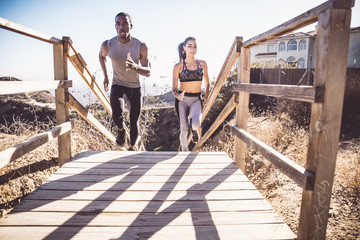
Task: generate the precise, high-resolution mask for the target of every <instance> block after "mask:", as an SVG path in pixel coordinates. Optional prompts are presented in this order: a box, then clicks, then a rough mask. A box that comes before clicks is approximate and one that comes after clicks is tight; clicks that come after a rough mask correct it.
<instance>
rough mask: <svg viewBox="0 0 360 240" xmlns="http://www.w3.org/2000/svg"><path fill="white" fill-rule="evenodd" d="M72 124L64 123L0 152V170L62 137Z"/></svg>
mask: <svg viewBox="0 0 360 240" xmlns="http://www.w3.org/2000/svg"><path fill="white" fill-rule="evenodd" d="M73 124H74V123H73V122H72V121H71V122H70V121H69V122H65V123H62V124H60V125H58V126H56V127H54V128H52V129H50V130H48V131H46V132H43V133H40V134H38V135H36V136H34V137H32V138H30V139H29V140H27V141H25V142H23V143H20V144H18V145H16V146H14V147H11V148H8V149H5V150H4V151H2V152H0V168H2V167H4V166H6V165H7V164H8V163H10V162H12V161H14V160H15V159H18V158H19V157H21V156H23V155H24V154H26V153H29V152H30V151H32V150H34V149H36V148H38V147H40V146H41V145H43V144H45V143H47V142H50V141H51V140H53V139H55V138H56V137H59V136H61V135H63V134H64V133H67V132H69V131H70V130H71V129H72V128H73Z"/></svg>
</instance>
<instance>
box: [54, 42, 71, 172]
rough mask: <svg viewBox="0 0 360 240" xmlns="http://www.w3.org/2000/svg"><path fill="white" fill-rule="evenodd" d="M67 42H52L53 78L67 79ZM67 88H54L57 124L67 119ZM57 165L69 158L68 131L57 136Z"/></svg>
mask: <svg viewBox="0 0 360 240" xmlns="http://www.w3.org/2000/svg"><path fill="white" fill-rule="evenodd" d="M66 45H67V42H66V41H64V44H54V45H53V49H54V79H55V80H68V69H67V58H66V54H65V53H64V51H67V46H66ZM67 98H68V89H67V88H57V89H55V99H56V100H55V101H56V122H57V125H59V124H62V123H64V122H67V121H69V107H68V106H67V104H66V102H67ZM58 150H59V165H60V166H61V165H63V164H64V163H66V162H67V161H68V160H69V159H70V158H71V138H70V132H67V133H65V134H63V135H61V136H59V137H58Z"/></svg>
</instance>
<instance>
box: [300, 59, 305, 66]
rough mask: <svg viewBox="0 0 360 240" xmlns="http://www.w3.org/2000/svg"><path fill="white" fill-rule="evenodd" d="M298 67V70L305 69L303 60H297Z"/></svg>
mask: <svg viewBox="0 0 360 240" xmlns="http://www.w3.org/2000/svg"><path fill="white" fill-rule="evenodd" d="M298 67H299V68H305V59H303V58H300V59H299V60H298Z"/></svg>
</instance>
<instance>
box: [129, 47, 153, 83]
mask: <svg viewBox="0 0 360 240" xmlns="http://www.w3.org/2000/svg"><path fill="white" fill-rule="evenodd" d="M126 66H127V67H128V70H134V71H136V72H137V73H138V74H140V75H142V76H145V77H149V76H150V73H151V67H150V62H149V59H148V48H147V46H146V44H145V43H141V45H140V64H136V63H135V62H134V61H133V60H132V58H131V56H130V54H129V55H128V59H127V60H126Z"/></svg>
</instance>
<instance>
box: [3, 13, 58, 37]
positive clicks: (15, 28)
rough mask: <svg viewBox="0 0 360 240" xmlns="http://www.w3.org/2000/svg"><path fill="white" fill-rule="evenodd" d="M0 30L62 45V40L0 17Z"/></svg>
mask: <svg viewBox="0 0 360 240" xmlns="http://www.w3.org/2000/svg"><path fill="white" fill-rule="evenodd" d="M0 28H4V29H7V30H9V31H12V32H16V33H19V34H22V35H25V36H28V37H31V38H35V39H38V40H41V41H44V42H48V43H52V44H62V43H63V42H62V40H60V39H57V38H55V37H52V36H50V35H47V34H44V33H41V32H38V31H36V30H33V29H31V28H28V27H25V26H22V25H20V24H17V23H14V22H12V21H9V20H7V19H4V18H1V17H0Z"/></svg>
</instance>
